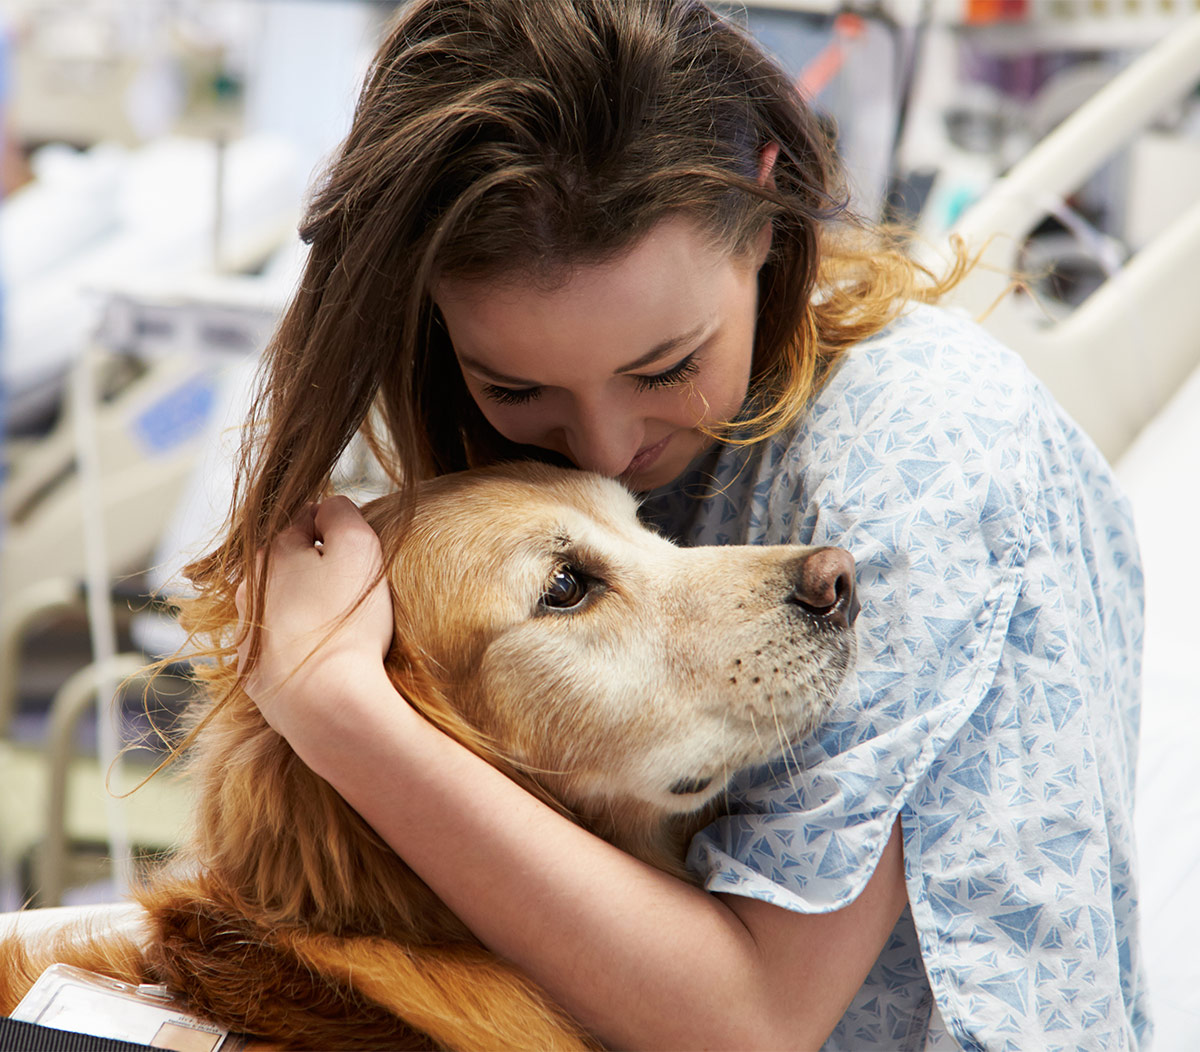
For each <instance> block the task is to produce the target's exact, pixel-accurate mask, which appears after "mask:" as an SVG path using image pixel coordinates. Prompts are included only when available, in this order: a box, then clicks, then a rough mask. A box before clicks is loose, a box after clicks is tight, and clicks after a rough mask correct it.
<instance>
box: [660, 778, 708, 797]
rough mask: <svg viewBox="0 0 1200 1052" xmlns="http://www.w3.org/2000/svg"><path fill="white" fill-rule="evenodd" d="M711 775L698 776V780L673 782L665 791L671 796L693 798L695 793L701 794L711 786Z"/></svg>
mask: <svg viewBox="0 0 1200 1052" xmlns="http://www.w3.org/2000/svg"><path fill="white" fill-rule="evenodd" d="M712 781H713V780H712V775H711V774H710V775H707V776H704V775H702V776H700V777H699V778H680V779H679V780H678V781H676V782H673V783H672V784H671V787H670V788H669V789H668V790H667V792H669V793H670V794H671V795H672V796H694V795H695V794H696V793H702V792H704V790H705V789H707V788H708V787H709V786H710V785H712Z"/></svg>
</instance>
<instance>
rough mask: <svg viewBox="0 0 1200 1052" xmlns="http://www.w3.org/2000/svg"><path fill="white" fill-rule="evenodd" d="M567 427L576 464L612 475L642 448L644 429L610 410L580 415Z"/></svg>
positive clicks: (611, 476) (585, 469) (572, 455)
mask: <svg viewBox="0 0 1200 1052" xmlns="http://www.w3.org/2000/svg"><path fill="white" fill-rule="evenodd" d="M565 430H566V437H567V446H568V447H569V449H570V453H571V459H572V460H573V461H574V462H575V465H576V467H579V468H582V469H583V470H584V471H595V472H597V473H598V474H600V475H606V476H608V477H609V478H616V477H617V476H618V475H620V474H621V472H623V471H624V470H625V469H626V468H627V467H629V462H630V461H631V460H633V458H634V456H635V455H636V454H637V451H638V450H639V449H640V448H641V441H642V431H643V428H641V427H640V426H639V425H638V424H637V422H636V421H634V420H631V419H629V418H627V417H624V416H623V415H621V414H619V413H616V412H614V411H612V410H611V409H609V410H604V409H601V410H597V411H594V412H591V413H588V414H587V415H581V416H580V417H579V418H577V419H576V420H574V421H573V422H572V423H571V424H570V425H569V426H568V427H567V428H566V429H565Z"/></svg>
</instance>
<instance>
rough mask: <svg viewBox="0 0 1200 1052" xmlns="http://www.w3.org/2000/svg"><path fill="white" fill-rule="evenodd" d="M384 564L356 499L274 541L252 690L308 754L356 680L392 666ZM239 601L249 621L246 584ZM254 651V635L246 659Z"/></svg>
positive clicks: (339, 501)
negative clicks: (308, 743) (307, 743)
mask: <svg viewBox="0 0 1200 1052" xmlns="http://www.w3.org/2000/svg"><path fill="white" fill-rule="evenodd" d="M260 566H261V563H260ZM382 567H383V554H382V551H381V549H380V545H379V538H378V537H377V536H376V535H375V532H374V531H373V530H372V529H371V527H370V526H368V525H367V522H366V520H365V519H364V518H363V517H362V515H361V514H360V513H359V510H358V508H356V507H355V506H354V504H353V502H352V501H350V500H348V499H347V498H346V497H331V498H330V499H329V500H326V501H324V502H322V503H321V504H312V505H309V506H307V507H306V508H304V509H303V510H302V511H301V513H300V515H299V516H298V518H297V519H296V521H295V522H294V523H293V524H292V525H291V526H290V527H289V528H288V529H286V530H284V531H283V532H282V533H281V534H280V535H279V536H278V537H277V538H276V539H275V541H274V543H273V544H272V545H271V558H270V560H269V562H268V568H267V581H266V601H265V609H264V610H263V612H262V614H261V626H262V633H261V635H262V644H261V650H260V652H259V655H258V660H257V662H256V663H255V664H254V666H253V668H252V669H251V670H250V674H249V675H248V676H247V677H246V681H245V683H244V687H245V690H246V692H247V693H248V694H249V695H250V697H251V698H252V699H253V700H254V702H255V704H257V705H258V707H259V709H260V710H261V711H262V713H263V716H264V717H265V718H266V720H267V722H268V723H269V724H270V725H271V726H272V727H274V728H275V730H277V731H278V732H279V733H280V734H282V735H283V736H284V737H285V738H287V739H288V741H289V742H291V743H292V745H293V747H297V751H298V752H299V751H301V749H300V746H302V745H303V744H304V742H305V741H306V740H311V741H313V742H318V741H319V740H320V737H321V735H322V734H323V733H324V732H325V731H326V730H327V729H328V728H329V726H330V724H331V722H332V721H335V720H336V719H337V717H338V715H339V712H338V709H339V708H341V707H343V706H344V703H345V702H346V701H347V700H348V699H349V698H350V696H351V695H352V694H353V690H354V686H355V684H356V683H358V682H363V683H364V685H365V684H366V683H372V682H377V681H378V679H379V676H380V674H381V673H382V671H383V658H384V656H385V655H386V654H387V651H388V647H389V645H390V644H391V639H392V603H391V597H390V594H389V591H388V587H387V582H386V580H384V579H383V578H382V574H381V571H382ZM364 593H365V594H364ZM360 598H361V600H362V601H361V602H359V599H360ZM235 601H236V604H237V611H238V616H239V617H240V618H241V619H242V620H243V621H244V620H245V618H246V608H247V597H246V585H245V582H243V583H242V585H241V586H239V588H238V590H237V594H236V597H235ZM248 654H249V637H247V639H246V640H245V641H243V643H242V645H241V648H240V649H239V651H238V661H239V663H240V664H243V665H244V664H245V662H246V661H247V658H248Z"/></svg>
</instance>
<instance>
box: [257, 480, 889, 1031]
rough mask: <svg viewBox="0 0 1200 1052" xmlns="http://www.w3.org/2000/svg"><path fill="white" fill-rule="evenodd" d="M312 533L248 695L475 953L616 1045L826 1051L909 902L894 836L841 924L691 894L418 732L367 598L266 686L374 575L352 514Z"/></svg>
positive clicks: (271, 597)
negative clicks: (450, 918) (439, 905)
mask: <svg viewBox="0 0 1200 1052" xmlns="http://www.w3.org/2000/svg"><path fill="white" fill-rule="evenodd" d="M308 528H309V524H308V523H306V524H305V525H303V526H301V527H296V528H293V530H292V531H289V534H291V536H289V535H287V534H285V535H284V537H283V538H281V542H280V543H279V544H278V545H277V546H276V548H275V549H274V551H273V558H272V569H271V577H270V580H269V583H268V610H267V618H266V623H267V626H268V628H267V631H266V634H265V638H264V661H263V663H262V664H261V665H260V672H259V673H258V675H257V676H256V679H255V681H254V682H253V683H252V686H251V689H252V693H254V695H255V697H256V700H258V701H259V704H260V705H261V706H262V707H263V710H264V712H265V713H266V715H267V718H268V719H269V720H270V721H271V723H272V725H273V726H275V727H276V728H277V729H278V730H280V732H281V733H283V734H284V735H285V736H286V737H287V738H288V740H289V741H290V742H291V744H292V746H293V747H294V748H295V749H296V752H297V753H298V754H299V755H300V757H301V758H302V759H303V760H304V761H305V762H306V763H308V764H309V765H310V766H311V767H312V768H313V769H314V770H315V771H316V772H317V773H318V774H320V775H321V776H322V777H324V778H326V779H327V780H328V781H329V782H330V783H331V784H332V785H333V786H334V787H335V788H336V789H337V790H338V791H339V792H340V793H341V794H342V795H343V796H344V797H345V799H346V800H347V801H348V802H349V803H350V805H351V806H352V807H354V808H355V809H356V810H357V811H358V812H359V813H360V814H361V815H362V816H363V818H365V819H366V820H367V821H368V822H369V823H370V824H371V825H372V826H373V827H374V828H375V829H376V830H377V831H378V832H379V833H380V835H381V836H383V837H384V839H385V840H387V842H388V843H389V844H391V845H392V847H393V848H394V849H395V850H396V851H397V853H398V854H400V855H401V857H403V858H404V860H405V862H407V863H408V864H409V865H410V866H411V867H412V868H413V870H415V871H416V872H417V873H418V874H419V875H420V876H421V877H422V879H424V880H425V881H426V882H427V883H428V884H429V885H430V886H431V887H433V888H434V889H435V890H436V891H437V892H438V894H439V895H440V896H441V898H442V899H443V900H444V901H445V902H446V904H447V905H448V906H449V907H450V908H451V909H452V910H454V912H455V913H457V914H458V915H459V916H460V917H461V918H462V919H463V921H464V922H466V924H467V925H468V926H469V927H470V928H471V930H472V931H474V932H475V934H476V935H477V936H478V937H479V938H480V940H481V941H482V942H484V943H485V944H486V945H487V946H489V947H490V948H491V949H492V950H493V951H495V952H496V953H498V954H500V955H502V956H504V957H506V958H508V959H510V960H512V961H514V962H516V963H517V964H518V965H519V966H520V967H521V968H522V969H523V970H524V971H526V972H527V973H528V974H529V975H530V976H531V977H532V978H533V979H534V980H535V981H537V982H538V983H539V984H540V985H541V986H542V987H543V988H544V989H546V990H547V991H548V992H549V993H550V994H551V996H552V997H554V998H555V999H556V1000H557V1001H559V1002H560V1003H561V1004H562V1005H564V1006H565V1007H566V1008H567V1009H568V1010H569V1011H570V1012H571V1013H572V1014H573V1015H575V1016H576V1018H578V1019H579V1020H580V1022H582V1023H583V1024H584V1025H585V1026H587V1027H588V1028H589V1029H591V1030H592V1031H593V1032H594V1033H596V1034H597V1035H598V1036H599V1037H600V1038H601V1039H602V1040H603V1041H605V1042H606V1043H607V1044H609V1045H612V1046H615V1047H622V1048H634V1047H647V1048H719V1047H731V1048H743V1049H744V1048H761V1049H766V1048H784V1047H794V1048H815V1047H817V1046H819V1045H820V1044H821V1043H822V1042H823V1040H824V1039H825V1037H826V1036H827V1035H828V1034H829V1032H830V1031H831V1030H832V1029H833V1027H834V1025H835V1024H836V1023H837V1021H838V1019H839V1018H840V1017H841V1015H842V1013H843V1012H844V1011H845V1008H846V1006H847V1005H848V1004H849V1002H850V1000H851V998H852V997H853V995H854V994H855V992H856V991H857V990H858V988H859V986H860V985H861V984H862V981H863V979H864V978H865V977H866V974H867V972H868V971H869V970H870V968H871V965H872V964H873V963H874V961H875V959H876V958H877V957H878V955H879V952H880V950H881V949H882V947H883V945H884V943H885V941H886V939H887V937H888V935H889V934H890V933H891V931H892V928H893V927H894V925H895V923H896V920H897V918H898V917H899V915H900V913H901V911H902V910H903V907H904V905H905V902H906V901H907V899H906V893H905V888H904V875H903V858H902V853H901V847H900V838H899V834H898V830H893V833H892V837H891V840H890V842H889V844H888V846H887V848H886V849H885V851H884V853H883V857H882V859H881V861H880V864H879V866H878V868H877V870H876V872H875V875H874V876H873V877H872V879H871V881H870V883H869V884H868V885H867V888H866V890H865V891H864V892H863V894H862V895H860V896H859V898H858V899H856V900H855V902H854V903H852V904H851V905H850V906H848V907H846V908H845V909H843V910H839V911H837V912H835V913H830V914H823V915H805V914H798V913H792V912H790V911H787V910H784V909H781V908H779V907H775V906H771V905H769V904H766V903H763V902H759V901H756V900H753V899H746V898H742V897H738V896H716V895H711V894H709V893H707V892H704V891H701V890H700V889H698V888H695V887H692V886H691V885H688V884H685V883H683V882H681V881H679V880H677V879H676V878H674V877H671V876H668V875H666V874H664V873H661V872H660V871H658V870H656V869H653V868H652V867H650V866H648V865H646V864H644V863H642V862H640V861H639V860H637V859H635V858H633V857H632V856H630V855H627V854H625V853H624V852H622V851H620V850H618V849H616V848H614V847H612V846H611V845H610V844H607V843H605V842H604V841H602V840H600V839H599V838H597V837H595V836H593V835H592V834H590V833H588V832H586V831H585V830H583V829H581V828H579V827H578V826H576V825H574V824H573V823H571V822H570V821H568V820H567V819H565V818H563V817H562V816H560V815H559V814H557V813H556V812H555V811H553V810H552V809H550V808H549V807H546V806H545V805H544V804H542V803H541V802H540V801H538V800H536V799H535V798H534V797H532V796H530V795H529V794H528V793H526V792H525V791H524V790H523V789H521V788H520V787H519V786H518V785H516V784H515V783H514V782H512V781H511V780H510V779H508V778H506V777H505V776H504V775H503V774H501V773H500V772H499V771H497V770H495V769H494V768H493V767H491V766H490V765H489V764H488V763H486V762H485V761H483V760H481V759H480V758H478V757H477V756H475V755H474V754H473V753H471V752H469V751H468V750H467V749H465V748H463V747H462V746H460V745H459V744H458V743H456V742H454V741H453V740H451V739H450V738H448V737H447V736H445V735H444V734H442V733H441V732H440V731H438V730H437V729H436V728H434V727H433V726H431V725H430V724H429V723H428V722H427V721H425V720H424V719H423V718H421V717H420V716H419V715H418V714H417V713H416V712H415V711H414V710H413V709H411V708H410V707H409V706H408V705H407V704H406V703H405V702H404V701H403V699H401V698H400V697H399V695H397V694H396V692H395V690H394V689H393V688H392V686H391V683H390V681H389V680H388V679H387V677H386V675H385V673H384V670H383V665H382V661H381V660H380V654H381V652H382V650H383V646H381V645H380V642H379V641H380V639H381V638H386V635H390V611H389V612H388V615H387V621H388V623H387V624H386V626H385V624H384V619H383V618H382V617H381V612H380V610H379V604H377V603H373V601H372V600H368V602H366V603H364V604H362V606H361V607H360V608H359V611H358V613H356V614H355V615H354V616H353V617H352V618H351V619H350V620H349V621H348V622H347V623H346V624H345V625H344V626H343V627H342V629H341V630H339V631H338V632H337V633H336V634H335V635H334V636H333V637H331V638H330V639H329V640H328V641H327V642H326V644H325V645H324V646H323V647H322V649H321V651H320V652H318V654H317V655H315V656H314V657H313V659H312V660H311V661H310V662H309V663H308V664H306V665H305V667H304V669H303V670H302V671H301V673H300V675H298V676H296V677H295V678H293V679H291V681H290V682H289V683H288V684H287V685H286V686H285V687H284V688H283V689H282V690H273V689H272V687H271V682H273V681H272V680H271V678H270V677H271V676H272V675H274V676H276V677H278V676H279V671H278V670H280V669H282V668H284V667H286V660H287V659H286V657H285V655H288V654H291V655H293V656H294V655H295V654H296V653H297V649H298V647H299V646H300V645H302V644H303V645H306V646H307V647H308V648H311V641H312V640H313V639H314V638H318V637H319V633H318V632H316V631H314V628H313V626H319V625H322V624H323V623H324V622H326V621H327V619H328V614H329V612H330V611H331V610H338V609H344V608H345V607H346V606H347V605H349V603H350V602H351V601H353V599H355V598H356V597H357V595H358V589H360V588H361V584H360V583H359V582H361V581H362V580H363V579H364V575H363V572H362V571H363V570H364V569H368V570H369V569H370V567H371V566H372V565H373V564H374V565H378V558H379V556H378V545H377V542H376V541H375V540H374V534H373V533H371V531H370V529H369V528H368V527H366V525H365V523H363V522H362V520H361V519H360V518H359V517H358V516H357V512H356V511H355V510H354V509H353V506H352V505H350V504H349V502H348V501H347V502H336V503H334V502H326V504H325V505H322V507H321V509H320V510H319V511H318V512H317V514H316V517H315V518H314V519H313V521H312V523H311V528H312V530H313V532H312V533H309V534H308V535H307V537H305V536H304V531H305V530H306V529H308ZM297 529H298V530H300V534H296V532H295V531H296V530H297ZM314 536H320V537H323V538H324V542H325V545H324V549H323V550H322V551H321V552H319V553H318V552H317V550H316V549H314V548H313V546H312V539H313V537H314ZM306 570H307V571H308V572H306ZM335 597H336V598H335ZM277 614H278V615H279V616H277ZM299 652H300V654H301V656H302V655H303V654H304V653H306V652H307V650H302V651H299ZM293 663H294V657H293ZM271 669H274V670H275V671H274V672H273V673H272V672H271V671H270V670H271ZM275 681H276V682H277V681H278V680H275Z"/></svg>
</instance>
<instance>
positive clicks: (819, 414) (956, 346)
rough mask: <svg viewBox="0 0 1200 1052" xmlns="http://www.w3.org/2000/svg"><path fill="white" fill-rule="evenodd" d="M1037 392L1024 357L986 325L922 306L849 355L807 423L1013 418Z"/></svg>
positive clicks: (861, 425) (860, 425)
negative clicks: (977, 415)
mask: <svg viewBox="0 0 1200 1052" xmlns="http://www.w3.org/2000/svg"><path fill="white" fill-rule="evenodd" d="M1039 394H1040V392H1039V385H1038V382H1037V380H1036V379H1035V378H1034V377H1033V376H1032V374H1031V373H1030V372H1029V369H1028V368H1027V367H1026V365H1025V363H1024V361H1023V360H1022V359H1021V358H1020V356H1019V355H1017V354H1016V353H1015V352H1014V351H1012V350H1010V349H1009V348H1007V347H1005V346H1004V345H1003V344H1001V343H1000V342H999V341H998V340H996V339H995V338H994V337H993V336H992V335H990V334H989V333H988V332H987V331H986V330H985V329H984V328H983V327H982V326H980V325H979V324H977V323H976V322H974V321H972V320H971V319H969V318H967V317H965V316H963V315H960V314H957V313H955V312H953V311H951V310H947V309H945V308H941V307H935V306H929V305H925V304H920V305H914V306H912V307H910V308H909V309H907V310H906V311H905V312H904V313H903V314H901V315H900V316H899V317H898V318H896V319H895V321H893V322H892V323H891V324H890V325H888V326H887V327H886V328H884V329H882V330H881V331H880V332H878V333H876V334H875V335H873V336H871V337H869V338H867V339H866V340H863V341H862V342H861V343H858V344H856V345H854V346H852V347H850V348H849V349H848V350H847V351H846V352H845V353H844V354H843V356H842V358H841V360H840V361H839V362H838V363H837V365H836V367H835V368H834V370H833V371H832V373H831V375H830V378H829V380H828V381H827V382H826V384H825V385H824V387H823V388H822V389H821V390H820V391H819V392H818V394H817V396H816V398H815V399H814V401H813V404H812V408H811V410H810V413H809V415H808V420H807V421H806V422H807V423H812V424H816V425H818V426H820V425H823V426H825V427H828V426H830V425H831V424H833V423H834V422H835V421H836V422H838V423H839V424H840V425H841V426H842V427H849V428H851V429H853V430H862V431H864V432H866V431H868V430H870V429H872V428H887V427H888V426H889V425H890V424H898V425H901V426H905V425H908V424H909V423H910V422H913V421H920V422H924V423H925V424H927V425H932V424H934V423H935V422H937V421H946V420H954V421H958V418H961V417H963V416H964V415H965V414H971V413H973V412H977V411H979V410H985V409H993V408H997V409H1002V410H1003V413H1004V416H1005V418H1006V419H1009V420H1012V419H1013V411H1014V410H1016V409H1020V410H1025V411H1028V409H1029V408H1030V406H1031V404H1032V403H1033V402H1035V401H1040V399H1039V398H1038V395H1039ZM827 418H828V419H827ZM959 425H960V426H961V421H959Z"/></svg>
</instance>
